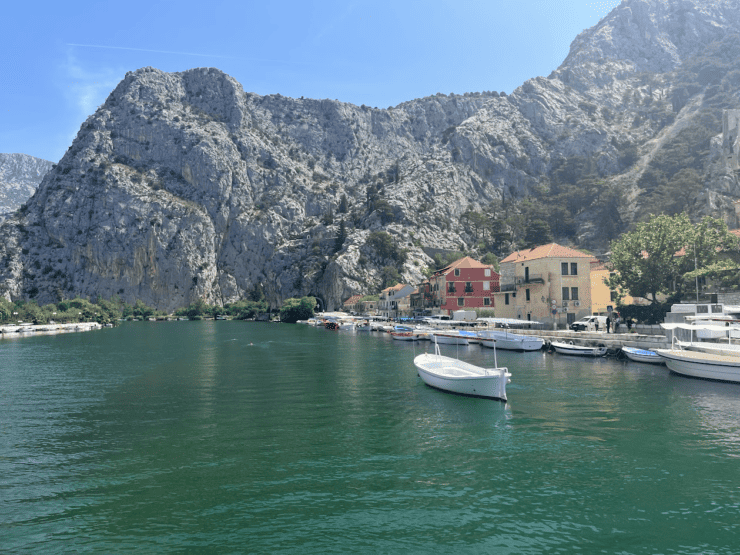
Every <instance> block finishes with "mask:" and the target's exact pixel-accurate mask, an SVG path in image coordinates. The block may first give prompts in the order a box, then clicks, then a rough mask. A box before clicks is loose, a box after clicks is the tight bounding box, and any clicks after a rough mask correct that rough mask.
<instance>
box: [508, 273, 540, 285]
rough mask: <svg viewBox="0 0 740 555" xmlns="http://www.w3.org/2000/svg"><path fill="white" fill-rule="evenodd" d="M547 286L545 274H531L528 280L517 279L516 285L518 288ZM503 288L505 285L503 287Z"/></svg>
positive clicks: (523, 278)
mask: <svg viewBox="0 0 740 555" xmlns="http://www.w3.org/2000/svg"><path fill="white" fill-rule="evenodd" d="M534 283H536V284H540V285H544V284H545V275H544V274H530V275H529V277H528V278H525V277H523V276H522V277H517V278H516V284H517V285H518V286H522V285H531V284H534ZM501 287H502V288H503V285H502V286H501Z"/></svg>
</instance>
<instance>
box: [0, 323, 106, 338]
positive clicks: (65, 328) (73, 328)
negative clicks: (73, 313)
mask: <svg viewBox="0 0 740 555" xmlns="http://www.w3.org/2000/svg"><path fill="white" fill-rule="evenodd" d="M102 327H103V326H102V325H101V324H98V323H97V322H75V323H72V324H18V325H5V326H0V336H2V337H10V336H13V335H18V334H21V335H24V334H49V333H68V332H77V331H92V330H99V329H101V328H102Z"/></svg>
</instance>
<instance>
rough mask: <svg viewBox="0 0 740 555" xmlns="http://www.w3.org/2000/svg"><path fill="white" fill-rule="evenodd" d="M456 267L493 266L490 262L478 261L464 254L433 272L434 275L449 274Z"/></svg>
mask: <svg viewBox="0 0 740 555" xmlns="http://www.w3.org/2000/svg"><path fill="white" fill-rule="evenodd" d="M456 268H493V266H491V265H490V264H483V262H478V261H477V260H476V259H475V258H470V257H469V256H465V257H463V258H458V259H457V260H455V261H454V262H453V263H452V264H450V265H448V266H445V267H444V268H442V269H441V270H437V271H436V272H434V275H441V274H449V273H450V272H451V271H452V270H454V269H456Z"/></svg>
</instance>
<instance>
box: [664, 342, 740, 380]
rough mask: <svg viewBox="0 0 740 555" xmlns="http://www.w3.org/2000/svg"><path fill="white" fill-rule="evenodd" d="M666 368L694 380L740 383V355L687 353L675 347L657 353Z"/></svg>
mask: <svg viewBox="0 0 740 555" xmlns="http://www.w3.org/2000/svg"><path fill="white" fill-rule="evenodd" d="M656 352H657V353H658V355H660V357H661V358H663V359H665V363H666V366H668V368H669V369H670V370H671V371H672V372H674V373H676V374H681V375H683V376H689V377H692V378H703V379H707V380H719V381H723V382H740V355H737V354H735V355H728V354H712V353H705V352H702V351H685V350H682V349H680V348H676V347H675V346H674V347H673V348H671V349H658V350H657V351H656Z"/></svg>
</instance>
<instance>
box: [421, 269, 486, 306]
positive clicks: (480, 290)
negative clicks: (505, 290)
mask: <svg viewBox="0 0 740 555" xmlns="http://www.w3.org/2000/svg"><path fill="white" fill-rule="evenodd" d="M499 278H500V276H499V273H498V272H497V271H496V270H494V268H493V266H491V265H490V264H483V263H482V262H479V261H477V260H475V259H473V258H471V257H469V256H466V257H464V258H460V259H458V260H455V262H453V263H452V264H450V265H448V266H445V267H444V268H442V269H440V270H437V271H436V272H434V274H433V275H432V276H431V277H430V278H429V282H428V283H429V296H430V297H431V304H432V307H433V308H432V311H433V312H434V313H435V314H446V315H448V316H452V313H453V312H455V311H456V310H475V309H476V308H477V309H489V310H492V309H493V308H494V306H495V302H494V293H496V292H497V291H498V290H499ZM425 283H426V282H425ZM422 285H424V284H422ZM420 289H421V287H420Z"/></svg>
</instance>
